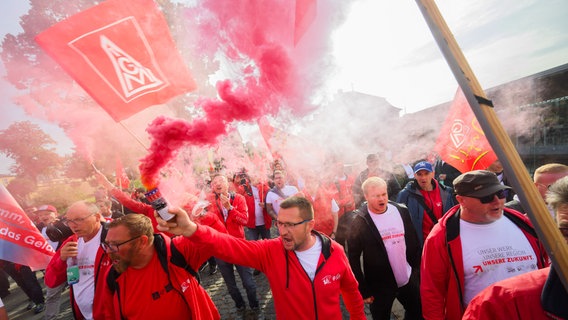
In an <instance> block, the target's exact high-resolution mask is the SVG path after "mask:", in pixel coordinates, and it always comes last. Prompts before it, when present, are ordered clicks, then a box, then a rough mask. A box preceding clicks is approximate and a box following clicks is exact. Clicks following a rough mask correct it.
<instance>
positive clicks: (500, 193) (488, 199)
mask: <svg viewBox="0 0 568 320" xmlns="http://www.w3.org/2000/svg"><path fill="white" fill-rule="evenodd" d="M495 196H497V198H499V199H505V197H507V193H506V192H505V190H499V191H497V192H495V193H493V194H490V195H488V196H485V197H480V198H477V199H479V201H480V202H481V203H491V202H492V201H493V199H495Z"/></svg>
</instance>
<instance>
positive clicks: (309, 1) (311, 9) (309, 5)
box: [294, 0, 317, 45]
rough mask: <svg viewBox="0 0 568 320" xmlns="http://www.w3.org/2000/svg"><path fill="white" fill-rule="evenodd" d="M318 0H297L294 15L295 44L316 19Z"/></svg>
mask: <svg viewBox="0 0 568 320" xmlns="http://www.w3.org/2000/svg"><path fill="white" fill-rule="evenodd" d="M316 9H317V8H316V0H296V10H295V16H294V18H295V19H294V45H295V44H297V43H298V41H300V38H302V36H303V35H304V34H305V33H306V31H307V30H308V27H309V26H310V25H311V24H312V22H314V20H315V19H316Z"/></svg>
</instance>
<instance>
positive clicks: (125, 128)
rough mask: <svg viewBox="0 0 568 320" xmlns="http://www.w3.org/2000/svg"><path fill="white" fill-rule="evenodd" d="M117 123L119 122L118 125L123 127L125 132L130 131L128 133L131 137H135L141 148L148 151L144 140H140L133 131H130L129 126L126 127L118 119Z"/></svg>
mask: <svg viewBox="0 0 568 320" xmlns="http://www.w3.org/2000/svg"><path fill="white" fill-rule="evenodd" d="M118 123H120V125H121V126H122V128H124V130H126V132H128V133H130V135H131V136H132V137H134V139H136V141H138V143H139V144H140V145H141V146H142V148H144V150H146V151H148V147H146V145H145V144H144V142H142V140H140V138H138V136H137V135H135V134H134V132H132V131H131V130H130V128H128V127H127V126H126V125H125V124H124V123H122V121H119V122H118Z"/></svg>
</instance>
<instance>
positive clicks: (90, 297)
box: [45, 201, 111, 320]
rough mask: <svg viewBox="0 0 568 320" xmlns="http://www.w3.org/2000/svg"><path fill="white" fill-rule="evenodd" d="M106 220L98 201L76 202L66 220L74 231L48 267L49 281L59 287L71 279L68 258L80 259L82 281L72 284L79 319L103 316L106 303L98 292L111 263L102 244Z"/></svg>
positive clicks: (74, 308) (48, 283)
mask: <svg viewBox="0 0 568 320" xmlns="http://www.w3.org/2000/svg"><path fill="white" fill-rule="evenodd" d="M102 221H103V218H102V216H101V213H100V211H99V208H98V207H97V206H96V205H95V204H92V203H88V202H85V201H79V202H76V203H74V204H72V205H71V206H70V207H69V209H68V210H67V214H66V215H65V224H66V225H67V226H69V227H70V228H71V230H72V231H73V233H74V235H72V236H71V237H69V238H68V239H67V240H65V242H64V243H63V244H62V245H61V247H60V248H59V249H58V250H57V251H56V252H55V255H54V256H53V257H52V258H51V261H50V262H49V264H48V266H47V268H46V269H45V284H46V285H47V286H48V287H50V288H55V287H57V286H59V285H61V284H62V283H63V282H65V281H66V280H67V267H68V265H67V263H68V260H71V259H75V260H76V261H77V264H78V267H79V282H77V283H75V284H72V285H71V290H70V295H71V304H72V306H73V316H74V318H75V319H87V320H88V319H103V317H102V310H103V308H104V305H103V304H102V302H101V296H100V295H99V294H98V292H99V290H100V288H103V287H104V277H103V275H104V273H105V272H106V271H107V269H108V268H110V266H111V263H110V260H109V258H108V256H107V255H106V253H105V252H104V250H103V249H102V248H101V246H100V244H101V242H103V241H104V240H105V236H106V229H105V228H104V227H103V225H102ZM95 288H96V289H95Z"/></svg>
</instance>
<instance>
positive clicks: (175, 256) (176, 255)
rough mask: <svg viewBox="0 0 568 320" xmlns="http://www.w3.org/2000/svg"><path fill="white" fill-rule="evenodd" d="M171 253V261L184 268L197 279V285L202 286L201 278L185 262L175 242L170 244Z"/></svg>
mask: <svg viewBox="0 0 568 320" xmlns="http://www.w3.org/2000/svg"><path fill="white" fill-rule="evenodd" d="M170 251H171V253H172V256H171V257H170V261H171V262H172V263H173V264H174V265H176V266H178V267H181V268H183V269H184V270H185V271H187V272H189V274H191V275H192V276H193V277H194V278H195V279H197V283H199V284H201V277H199V273H197V272H196V271H195V270H194V269H193V268H192V267H191V266H190V265H189V264H188V263H187V260H185V258H184V256H183V255H182V254H181V252H180V251H179V250H178V249H177V248H176V246H175V245H174V242H173V241H172V242H170Z"/></svg>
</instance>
